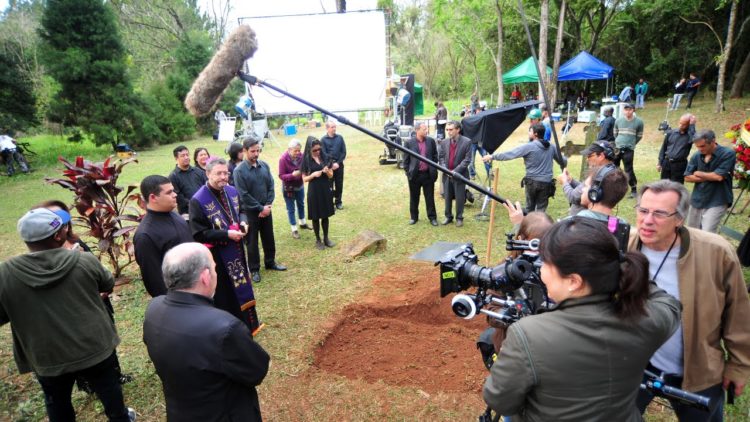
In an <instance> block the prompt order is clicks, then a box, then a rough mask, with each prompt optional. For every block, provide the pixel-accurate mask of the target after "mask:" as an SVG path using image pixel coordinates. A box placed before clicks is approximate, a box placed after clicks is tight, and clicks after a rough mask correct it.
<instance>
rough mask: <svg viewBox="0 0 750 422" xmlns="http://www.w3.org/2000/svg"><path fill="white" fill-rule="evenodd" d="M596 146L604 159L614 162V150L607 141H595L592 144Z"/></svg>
mask: <svg viewBox="0 0 750 422" xmlns="http://www.w3.org/2000/svg"><path fill="white" fill-rule="evenodd" d="M594 143H595V144H596V145H599V147H600V148H601V149H603V150H604V151H602V152H601V153H602V154H604V158H606V159H607V160H609V161H615V150H614V149H612V145H610V144H609V142H607V141H596V142H594Z"/></svg>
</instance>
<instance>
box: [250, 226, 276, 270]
mask: <svg viewBox="0 0 750 422" xmlns="http://www.w3.org/2000/svg"><path fill="white" fill-rule="evenodd" d="M247 220H248V224H249V225H250V229H249V230H248V233H247V266H248V267H249V269H250V271H253V272H255V271H258V270H260V249H258V234H260V241H261V243H262V244H263V263H264V264H265V265H266V266H269V265H272V264H273V263H274V262H276V241H275V240H274V238H273V215H272V214H268V216H266V217H264V218H259V217H258V213H253V214H252V215H250V214H248V215H247Z"/></svg>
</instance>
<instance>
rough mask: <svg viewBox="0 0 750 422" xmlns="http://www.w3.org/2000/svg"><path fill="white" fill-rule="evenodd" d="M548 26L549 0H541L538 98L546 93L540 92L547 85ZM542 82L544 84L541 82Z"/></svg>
mask: <svg viewBox="0 0 750 422" xmlns="http://www.w3.org/2000/svg"><path fill="white" fill-rule="evenodd" d="M548 28H549V0H542V4H541V8H540V11H539V51H538V52H537V54H538V56H539V57H538V58H537V59H538V61H539V68H538V69H537V72H541V73H539V98H545V97H546V95H545V94H546V93H545V92H542V86H545V85H546V86H549V80H548V79H547V72H546V71H545V69H547V42H548V41H549V40H548V35H547V29H548ZM542 82H544V84H542Z"/></svg>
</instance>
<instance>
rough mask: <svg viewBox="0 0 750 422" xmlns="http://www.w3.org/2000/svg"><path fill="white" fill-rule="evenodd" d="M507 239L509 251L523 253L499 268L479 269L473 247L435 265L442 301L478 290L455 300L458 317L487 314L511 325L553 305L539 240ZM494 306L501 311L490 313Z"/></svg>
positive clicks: (454, 252) (453, 252)
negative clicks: (474, 289) (544, 279)
mask: <svg viewBox="0 0 750 422" xmlns="http://www.w3.org/2000/svg"><path fill="white" fill-rule="evenodd" d="M506 236H507V239H506V242H505V249H506V250H508V251H521V252H522V253H521V255H519V256H518V257H516V258H508V259H506V260H505V262H503V263H501V264H500V265H497V266H495V267H491V268H490V267H483V266H481V265H479V264H478V260H479V259H478V257H477V255H476V253H475V252H474V248H473V245H472V244H471V243H467V244H465V245H462V246H461V247H459V248H456V249H453V250H451V251H449V252H447V253H446V254H445V255H444V256H443V258H442V259H440V261H438V262H437V263H436V264H435V265H440V296H441V297H445V296H447V295H448V294H450V293H459V292H462V291H464V290H468V289H469V288H471V287H477V290H476V293H473V294H467V293H459V294H457V295H456V296H454V297H453V300H452V301H451V306H452V309H453V312H454V313H455V314H456V315H457V316H459V317H461V318H464V319H471V318H474V317H475V316H476V315H477V313H483V314H485V315H488V316H489V317H491V318H494V319H496V320H497V321H499V322H501V323H503V324H507V325H510V324H512V323H513V322H515V321H518V320H519V319H520V318H522V317H524V316H527V315H533V314H535V313H536V312H537V311H538V309H540V308H542V307H546V306H548V305H549V300H548V298H547V292H546V289H545V287H544V284H543V283H542V280H541V277H540V275H539V274H540V269H541V262H540V261H539V256H538V255H537V251H538V249H539V239H532V240H517V239H514V238H513V233H508V234H507V235H506ZM490 304H493V305H494V306H493V308H498V309H499V311H492V310H489V309H486V308H487V307H488V305H490Z"/></svg>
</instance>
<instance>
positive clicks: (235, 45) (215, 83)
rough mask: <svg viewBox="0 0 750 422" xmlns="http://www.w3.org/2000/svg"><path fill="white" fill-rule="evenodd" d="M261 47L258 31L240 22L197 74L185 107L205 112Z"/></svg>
mask: <svg viewBox="0 0 750 422" xmlns="http://www.w3.org/2000/svg"><path fill="white" fill-rule="evenodd" d="M257 49H258V41H257V40H256V39H255V31H253V29H252V28H250V26H249V25H240V26H239V27H238V28H237V29H235V30H234V32H232V33H231V34H230V35H229V38H227V41H226V42H225V43H224V44H222V46H221V48H220V49H219V51H218V52H216V54H215V55H214V57H213V58H212V59H211V62H210V63H209V64H208V66H206V68H205V69H203V71H202V72H201V73H200V75H198V78H197V79H196V80H195V82H193V86H192V87H191V88H190V92H188V94H187V96H186V97H185V108H187V110H188V111H189V112H190V114H192V115H193V116H195V117H200V116H205V115H206V114H208V113H210V112H211V109H212V108H213V107H214V105H216V103H217V102H218V101H219V99H220V98H221V94H222V93H223V92H224V90H225V89H226V88H227V87H228V86H229V83H230V82H232V79H234V77H235V76H237V71H239V70H240V69H241V68H242V65H243V64H244V63H245V61H246V60H247V59H249V58H251V57H253V54H254V53H255V50H257Z"/></svg>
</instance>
